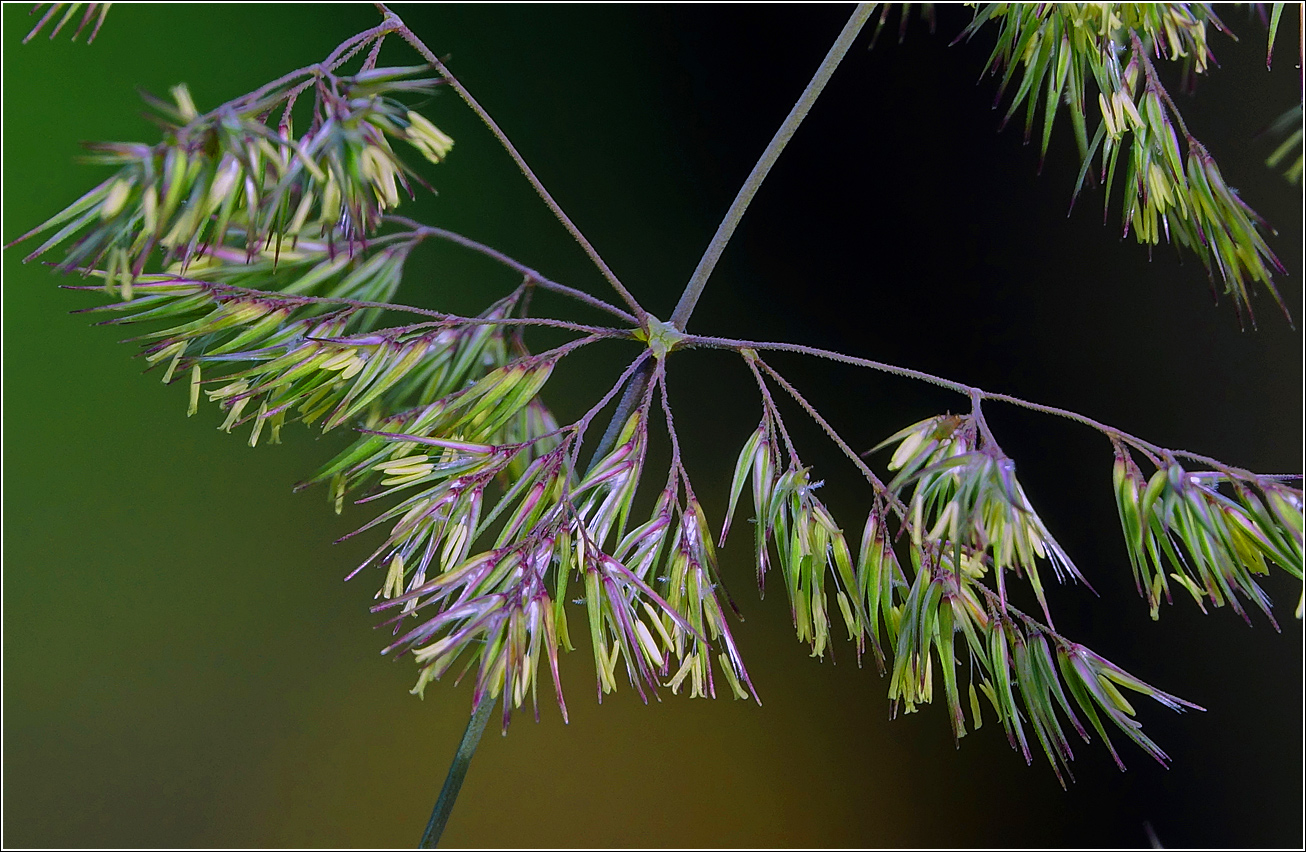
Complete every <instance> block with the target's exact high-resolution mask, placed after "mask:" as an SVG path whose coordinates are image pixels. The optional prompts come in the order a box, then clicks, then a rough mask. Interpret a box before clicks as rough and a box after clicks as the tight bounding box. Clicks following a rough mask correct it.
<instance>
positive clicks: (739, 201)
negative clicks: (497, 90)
mask: <svg viewBox="0 0 1306 852" xmlns="http://www.w3.org/2000/svg"><path fill="white" fill-rule="evenodd" d="M381 8H383V9H384V6H382V7H381ZM874 8H875V7H874V4H871V3H862V4H860V5H859V6H858V7H857V8H856V9H855V10H854V11H853V14H852V17H851V18H849V19H848V23H847V24H845V25H844V28H843V30H842V31H841V32H840V33H839V37H838V38H836V39H835V42H834V46H833V47H831V48H830V51H829V53H827V54H826V55H825V59H824V60H823V61H822V62H821V65H820V67H819V68H817V69H816V73H815V74H814V75H813V76H812V80H811V82H809V83H808V84H807V88H806V89H804V90H803V93H802V95H800V96H799V98H798V102H797V103H796V104H794V107H793V109H791V110H790V111H789V115H787V116H785V120H784V123H783V124H781V125H780V129H779V130H777V131H776V133H775V136H774V137H772V139H771V144H769V145H767V146H766V150H765V151H763V152H762V156H761V158H760V159H759V160H758V161H757V165H755V166H753V171H752V172H751V173H750V174H749V175H748V179H747V180H746V181H744V185H743V187H742V188H740V190H739V194H738V195H736V196H735V200H734V203H732V204H731V205H730V209H729V210H728V211H727V212H726V215H725V218H724V219H723V220H722V222H721V225H720V226H719V227H718V228H717V230H716V234H715V235H713V237H712V242H711V243H709V244H708V247H707V251H705V252H704V253H703V257H702V259H700V260H699V262H698V267H697V268H695V270H694V274H693V275H692V276H691V277H690V279H689V282H688V283H687V284H686V285H685V289H684V292H682V293H681V294H680V301H679V302H677V303H676V308H675V311H674V312H673V313H672V315H671V324H672V325H673V326H675V327H676V328H678V329H681V330H683V329H684V328H685V325H686V323H688V322H689V317H690V315H691V314H693V313H694V307H695V306H696V305H697V304H698V298H699V296H701V295H702V294H703V288H704V287H705V286H707V279H708V277H709V276H710V275H711V274H712V270H713V269H714V268H715V267H716V264H717V261H718V260H719V259H720V258H721V253H722V252H723V251H725V247H726V243H728V242H730V237H731V236H732V235H733V234H734V232H735V228H737V227H738V226H739V221H740V220H741V219H742V218H743V217H744V212H745V211H746V210H747V209H748V205H749V204H750V203H751V202H752V200H753V196H754V195H756V194H757V190H758V188H759V187H760V186H761V185H762V181H763V180H765V179H766V176H767V173H769V172H770V171H771V167H772V166H773V165H775V161H776V160H777V159H779V157H780V152H781V151H783V150H784V148H785V145H787V144H788V143H789V140H790V138H791V137H792V136H793V135H794V132H795V131H797V130H798V126H799V125H800V124H802V123H803V119H804V118H806V117H807V112H808V110H810V109H811V108H812V104H813V103H815V102H816V98H817V96H819V95H820V94H821V90H822V89H824V88H825V84H826V82H828V81H829V79H830V76H831V75H832V74H834V69H835V68H837V67H838V65H839V62H840V60H842V59H843V57H844V55H845V54H846V53H847V52H848V48H849V47H851V46H852V43H853V39H855V38H856V37H857V34H858V33H859V32H860V31H861V29H862V26H863V25H865V23H866V21H867V20H868V19H869V18H870V16H871V12H872V11H873V10H874ZM386 14H388V15H391V16H393V15H394V13H393V12H389V10H386ZM396 20H397V18H396ZM397 30H398V32H399V34H400V35H402V36H403V37H404V38H405V39H406V40H408V41H409V42H410V43H411V44H413V46H414V47H416V48H417V49H418V51H419V52H421V53H422V55H423V56H424V57H425V58H426V60H427V61H428V62H430V63H432V64H433V65H435V66H436V68H438V69H439V70H440V72H441V73H442V74H444V75H445V78H446V79H447V80H448V81H449V82H450V84H451V85H453V86H454V87H455V88H456V89H457V90H458V93H459V94H460V95H462V96H463V98H464V99H465V100H467V102H468V103H469V104H470V105H471V106H472V108H473V109H475V110H476V111H477V113H478V114H480V115H481V118H482V120H483V121H485V123H486V124H487V125H489V127H490V129H491V130H492V131H493V132H494V133H495V135H496V136H497V137H499V141H500V142H501V143H502V144H503V146H504V147H505V148H506V149H507V150H508V152H509V154H510V155H512V157H513V159H514V160H515V161H516V162H517V165H518V166H519V167H520V168H521V169H522V172H523V173H524V174H525V175H526V177H527V178H528V179H529V180H530V181H531V184H532V185H533V186H535V188H536V191H537V192H538V193H539V194H540V197H541V198H543V199H544V201H545V203H546V204H548V206H549V208H550V209H551V210H553V212H554V215H555V216H557V217H558V218H559V219H560V220H561V221H562V222H563V224H564V225H565V226H567V229H568V230H569V231H571V232H572V236H573V237H576V239H577V240H578V241H579V242H580V243H581V245H582V247H584V248H585V249H586V251H587V253H589V254H590V257H591V260H593V261H594V263H595V264H596V265H597V266H598V267H599V269H600V271H602V272H603V273H604V276H605V277H607V278H608V279H609V281H610V282H611V283H612V284H613V286H614V289H616V290H617V292H618V293H619V294H621V296H622V297H623V299H624V300H625V301H626V303H627V304H628V305H630V306H631V308H632V309H633V310H634V312H635V314H636V316H641V317H642V315H643V311H642V310H641V309H640V308H639V304H638V302H636V301H635V300H634V297H633V296H630V295H629V293H627V292H626V290H625V288H624V287H622V286H621V284H620V282H618V281H616V276H615V275H612V273H611V272H610V271H609V270H608V268H607V265H606V264H604V263H603V261H602V260H601V259H600V258H599V257H598V255H597V252H593V250H592V249H591V248H590V247H589V244H588V243H587V242H586V241H585V239H584V238H583V237H581V236H579V231H577V230H575V226H574V225H572V224H571V220H570V219H568V218H567V217H566V215H565V214H564V213H563V212H562V210H561V208H559V207H558V206H557V204H556V203H555V202H553V199H552V197H551V196H549V194H548V193H547V192H546V191H545V190H544V187H543V185H541V184H540V183H539V181H538V179H536V178H535V176H534V174H533V173H532V172H531V171H530V170H529V169H528V168H527V167H526V164H525V161H524V160H522V159H521V155H520V154H518V153H517V151H516V149H515V148H513V147H512V143H510V142H509V141H508V139H507V137H506V136H504V135H503V132H502V131H500V130H499V128H498V125H496V124H494V122H493V120H492V119H490V118H489V116H488V115H487V114H485V113H484V110H482V109H480V105H479V104H477V103H475V101H473V100H471V95H470V94H468V93H467V92H466V91H465V90H464V89H463V88H462V86H461V85H460V84H459V83H458V81H457V80H456V79H454V77H453V75H452V74H449V72H448V70H447V69H445V68H444V65H443V63H441V62H440V60H439V59H437V58H436V57H435V56H434V54H432V53H431V52H430V50H429V49H427V48H426V45H424V44H422V43H421V41H420V40H419V39H417V37H416V36H414V35H413V34H412V33H411V32H410V31H409V30H408V28H407V27H404V26H403V25H402V23H401V24H399V26H398V27H397ZM652 374H653V362H652V360H649V361H646V362H645V363H644V364H641V365H640V367H639V368H638V369H637V370H636V371H635V373H634V374H633V375H632V376H631V378H630V383H629V384H628V385H626V391H625V393H623V394H622V397H621V401H620V402H619V403H618V404H617V409H616V411H614V412H613V415H612V419H611V421H609V423H608V427H607V429H606V430H605V431H604V434H603V437H602V438H601V439H600V440H599V445H598V447H597V448H596V449H595V451H594V456H593V459H592V460H591V462H590V464H591V465H593V463H594V461H597V460H598V459H601V458H603V456H604V455H605V454H606V453H607V452H608V450H609V449H610V448H611V446H612V444H613V443H614V442H615V441H616V437H617V434H618V433H619V432H620V430H621V426H622V424H624V423H625V421H626V418H627V417H629V414H630V410H631V408H632V407H633V406H634V404H635V401H636V400H639V399H641V398H642V397H643V395H644V391H645V389H646V388H647V386H648V381H649V377H650V376H651V375H652ZM494 703H495V699H494V698H492V697H491V696H490V694H489V693H488V692H487V693H486V694H485V695H484V696H482V698H481V701H480V703H479V704H477V705H476V710H475V711H474V712H473V713H472V718H471V719H470V720H469V721H468V722H467V729H466V730H465V731H464V732H463V738H462V741H461V742H460V743H459V744H458V751H457V753H456V754H454V758H453V763H452V764H451V765H450V766H449V774H448V776H447V777H446V778H445V781H444V786H443V787H442V788H441V789H440V797H439V798H438V799H437V800H436V802H435V808H434V809H433V810H432V811H431V819H430V821H429V822H427V824H426V831H425V832H424V833H423V834H422V842H421V846H420V848H422V849H434V848H435V847H436V845H437V844H438V843H439V842H440V835H441V833H442V832H443V831H444V826H445V823H446V822H448V820H449V814H450V813H451V812H452V811H453V806H454V802H455V801H456V799H457V798H458V791H459V790H460V789H461V788H462V784H463V779H464V778H465V777H466V776H467V769H468V767H469V766H470V764H471V761H472V756H473V755H474V754H476V746H477V745H478V744H479V743H480V740H481V734H483V733H484V732H485V724H486V722H487V721H488V720H489V717H490V711H491V710H492V709H493V708H494Z"/></svg>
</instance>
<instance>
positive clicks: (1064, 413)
mask: <svg viewBox="0 0 1306 852" xmlns="http://www.w3.org/2000/svg"><path fill="white" fill-rule="evenodd" d="M681 345H682V346H683V347H687V348H694V347H703V348H709V349H731V350H734V351H736V352H743V351H744V350H746V349H756V350H762V351H772V352H795V353H798V354H800V355H811V356H813V357H816V358H826V359H828V360H830V361H838V362H839V363H841V364H851V365H852V366H854V367H866V368H868V369H871V370H878V371H880V372H882V373H889V374H891V375H895V376H903V377H905V378H908V379H916V380H918V381H922V382H928V383H929V384H932V385H936V386H938V387H941V388H946V389H947V390H951V391H956V392H957V393H959V394H962V395H964V396H966V397H967V398H968V399H971V400H974V399H975V398H976V397H977V396H978V398H979V399H981V400H984V399H991V400H993V401H994V402H1005V403H1007V404H1009V405H1015V406H1017V407H1019V408H1027V409H1029V410H1030V411H1037V412H1040V413H1042V414H1051V415H1054V416H1056V417H1064V418H1066V419H1067V420H1073V421H1075V422H1076V423H1080V424H1082V425H1084V426H1087V427H1089V428H1090V429H1094V430H1096V431H1098V432H1101V433H1102V434H1103V435H1106V436H1107V437H1108V438H1113V439H1116V440H1119V441H1123V442H1124V443H1126V444H1129V445H1131V446H1133V447H1136V448H1137V449H1139V450H1142V451H1144V452H1148V453H1152V454H1155V455H1158V456H1160V455H1164V454H1166V453H1169V454H1170V455H1172V456H1175V457H1177V458H1185V459H1188V460H1190V461H1195V462H1199V463H1201V464H1204V465H1208V466H1210V467H1212V468H1215V469H1216V470H1219V471H1221V472H1222V473H1226V474H1229V475H1230V476H1233V477H1235V478H1237V479H1246V480H1259V479H1266V478H1269V479H1275V478H1280V476H1279V475H1278V474H1274V475H1268V476H1267V475H1262V474H1256V473H1252V472H1251V471H1249V470H1245V469H1243V468H1240V467H1232V466H1230V465H1228V464H1225V463H1224V462H1222V461H1220V460H1219V459H1215V458H1212V457H1210V456H1205V455H1202V454H1201V453H1192V452H1188V451H1187V450H1173V449H1168V448H1166V447H1162V446H1160V445H1158V444H1153V443H1152V442H1151V441H1147V440H1144V439H1143V438H1140V437H1138V436H1137V435H1131V434H1130V433H1128V432H1126V431H1124V430H1123V429H1117V428H1116V427H1114V426H1108V425H1107V424H1105V423H1102V422H1101V421H1098V420H1094V419H1093V418H1092V417H1086V416H1085V415H1083V414H1079V413H1078V412H1074V411H1070V410H1068V409H1065V408H1058V407H1056V406H1055V405H1043V404H1042V403H1038V402H1030V401H1029V400H1025V399H1021V398H1020V397H1018V396H1011V395H1010V394H1005V393H994V392H992V391H986V390H984V389H983V388H978V387H973V386H971V385H968V384H964V383H962V382H954V381H952V380H951V379H945V378H943V377H942V376H936V375H934V374H933V373H925V372H922V371H920V370H912V369H908V368H907V367H899V366H896V365H894V364H886V363H884V362H882V361H872V360H871V359H869V358H858V357H856V356H854V355H845V354H843V353H842V352H835V351H833V350H830V349H820V348H818V347H815V346H803V345H802V344H799V343H769V342H760V341H752V340H732V339H730V338H725V337H704V336H700V335H692V334H691V335H686V336H685V338H684V340H683V341H681Z"/></svg>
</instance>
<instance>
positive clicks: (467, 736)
mask: <svg viewBox="0 0 1306 852" xmlns="http://www.w3.org/2000/svg"><path fill="white" fill-rule="evenodd" d="M493 710H494V696H493V695H492V694H490V692H489V691H488V690H487V691H486V693H485V694H484V695H482V696H481V702H480V703H479V704H477V705H476V710H475V711H474V712H473V713H472V718H470V719H468V720H467V730H465V731H463V738H462V742H460V743H458V751H457V752H455V753H454V756H453V763H451V764H450V765H449V774H448V775H446V776H445V779H444V786H443V787H441V788H440V797H439V798H438V799H436V800H435V807H434V808H432V809H431V818H430V819H429V820H427V822H426V830H425V831H423V832H422V840H421V842H420V843H418V844H417V848H419V849H434V848H435V847H436V846H437V845H438V844H439V842H440V835H441V834H444V826H445V823H447V822H448V821H449V814H451V813H453V804H454V802H455V801H457V800H458V791H459V790H461V789H462V787H463V779H464V778H466V777H467V770H468V768H469V767H470V766H471V765H472V756H473V755H475V754H476V746H477V745H479V744H480V742H481V734H483V733H485V725H486V723H487V722H489V721H490V712H491V711H493Z"/></svg>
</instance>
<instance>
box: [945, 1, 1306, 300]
mask: <svg viewBox="0 0 1306 852" xmlns="http://www.w3.org/2000/svg"><path fill="white" fill-rule="evenodd" d="M990 22H991V23H994V24H995V25H996V28H997V30H998V41H997V45H996V46H995V47H994V50H993V54H992V55H991V56H990V58H989V67H990V70H992V71H993V72H994V73H997V72H998V71H1002V75H1003V76H1002V84H1001V86H1000V87H999V90H998V99H999V100H1001V98H1002V96H1003V94H1004V93H1005V92H1006V91H1007V90H1008V88H1009V86H1010V84H1011V83H1012V82H1013V81H1014V79H1015V77H1016V72H1017V70H1020V71H1021V72H1022V73H1021V76H1020V82H1019V85H1018V86H1017V87H1016V91H1015V94H1014V96H1013V97H1012V101H1011V106H1010V107H1009V108H1008V110H1007V113H1006V116H1005V118H1004V123H1005V121H1006V120H1007V119H1010V118H1011V117H1012V115H1013V114H1014V113H1015V112H1016V110H1017V109H1019V108H1020V107H1021V106H1022V105H1024V107H1025V120H1026V131H1025V138H1026V141H1028V140H1029V136H1030V134H1031V133H1032V132H1033V130H1034V122H1035V115H1036V113H1037V111H1038V110H1039V109H1040V107H1041V108H1042V111H1043V119H1042V128H1041V139H1040V151H1041V153H1042V154H1043V155H1045V154H1046V153H1047V147H1048V140H1049V139H1050V138H1051V134H1052V125H1053V123H1054V119H1055V118H1056V114H1057V112H1058V111H1059V108H1060V107H1061V106H1062V104H1063V103H1064V104H1065V105H1067V106H1068V110H1067V111H1068V112H1069V115H1070V120H1071V126H1072V128H1073V130H1074V135H1075V142H1076V144H1077V145H1078V147H1079V152H1080V156H1081V157H1082V158H1083V162H1084V165H1083V168H1082V169H1081V170H1080V175H1079V180H1078V182H1077V183H1076V187H1075V196H1076V197H1078V195H1079V192H1080V191H1081V190H1082V188H1083V186H1084V183H1085V180H1086V178H1087V177H1088V175H1089V171H1090V167H1091V166H1092V165H1093V164H1094V162H1096V165H1097V171H1098V173H1099V176H1100V179H1101V180H1102V182H1103V185H1104V187H1105V192H1104V193H1103V216H1104V217H1105V216H1106V215H1107V214H1108V212H1109V210H1110V206H1111V199H1112V191H1113V188H1114V187H1116V186H1120V193H1121V196H1122V197H1123V199H1124V200H1123V207H1122V213H1121V221H1122V225H1123V232H1124V233H1125V234H1128V233H1129V232H1130V230H1132V231H1133V233H1134V237H1135V238H1136V239H1137V240H1138V242H1140V243H1143V244H1146V245H1148V246H1152V245H1156V244H1157V243H1158V242H1159V241H1160V239H1161V237H1162V236H1163V235H1164V236H1165V238H1166V240H1167V241H1170V240H1173V241H1174V242H1176V243H1177V244H1178V245H1180V246H1182V247H1184V248H1186V249H1188V250H1189V251H1192V252H1193V253H1194V254H1196V255H1197V257H1198V258H1199V259H1200V260H1201V262H1202V264H1203V265H1204V266H1205V267H1206V270H1207V273H1208V275H1210V276H1211V278H1212V281H1213V282H1214V278H1215V274H1216V273H1217V272H1218V273H1219V278H1220V281H1221V283H1222V285H1223V289H1224V291H1225V292H1226V293H1228V294H1230V296H1232V298H1233V302H1234V306H1235V308H1237V310H1238V312H1239V315H1240V316H1241V315H1242V314H1243V313H1244V312H1246V314H1247V316H1248V317H1249V318H1250V319H1251V320H1252V322H1253V324H1254V323H1255V316H1254V314H1253V312H1252V306H1251V302H1250V294H1249V292H1248V290H1249V287H1250V285H1252V284H1255V283H1259V284H1261V285H1263V286H1264V287H1265V289H1266V290H1267V291H1268V292H1269V293H1270V295H1271V296H1272V297H1273V298H1274V300H1275V301H1276V302H1277V303H1278V305H1279V307H1280V308H1281V309H1282V310H1283V311H1284V314H1285V315H1287V313H1288V311H1287V306H1286V305H1285V304H1284V303H1283V300H1282V299H1281V298H1280V297H1279V293H1278V291H1277V290H1276V289H1275V287H1274V283H1273V280H1272V277H1273V274H1274V273H1275V272H1280V273H1282V272H1283V271H1284V270H1283V266H1282V264H1280V263H1279V260H1278V258H1276V257H1275V255H1274V252H1273V251H1271V250H1270V248H1269V246H1268V245H1267V244H1266V242H1265V238H1264V236H1263V233H1262V232H1263V231H1264V230H1266V225H1265V222H1264V220H1262V219H1261V217H1260V216H1258V215H1257V214H1256V212H1255V211H1254V210H1252V208H1251V207H1249V206H1248V205H1247V204H1246V203H1245V202H1244V201H1243V200H1242V199H1241V198H1240V197H1239V195H1238V192H1237V190H1235V189H1233V188H1232V187H1230V186H1229V185H1228V183H1227V182H1226V181H1225V179H1224V176H1223V174H1222V173H1221V171H1220V168H1219V167H1218V166H1217V165H1216V163H1215V160H1214V158H1212V157H1211V155H1210V153H1209V152H1208V151H1207V149H1206V148H1205V146H1203V145H1202V144H1201V143H1200V142H1199V141H1198V140H1197V139H1196V138H1195V137H1194V136H1193V135H1192V134H1191V133H1190V132H1189V131H1188V128H1187V126H1186V125H1185V124H1184V120H1183V117H1182V116H1181V115H1180V114H1179V110H1178V108H1177V107H1176V105H1175V103H1174V101H1173V100H1172V99H1171V97H1170V95H1169V93H1168V92H1167V91H1166V90H1165V88H1164V87H1163V86H1162V85H1161V82H1160V79H1159V77H1158V75H1157V72H1156V68H1155V67H1154V65H1153V61H1152V57H1153V56H1156V57H1161V56H1164V57H1166V58H1168V59H1171V60H1174V61H1177V62H1179V63H1180V64H1181V66H1182V69H1183V74H1184V77H1185V80H1190V79H1191V77H1192V75H1194V74H1201V73H1203V72H1205V71H1206V69H1207V67H1208V64H1209V63H1210V62H1211V61H1212V59H1213V54H1212V53H1211V49H1210V47H1209V45H1208V44H1207V27H1208V26H1212V27H1215V28H1216V29H1219V30H1224V25H1223V24H1222V23H1221V22H1220V20H1219V19H1218V18H1217V17H1216V16H1215V13H1214V12H1213V11H1212V10H1211V8H1210V6H1209V4H1205V3H1041V4H1019V3H1014V4H1008V3H990V4H986V5H985V6H983V7H982V8H981V9H979V11H978V12H977V14H976V16H975V19H974V20H973V21H972V22H971V24H970V25H969V26H967V27H966V29H965V30H964V31H963V33H962V35H961V36H959V38H970V37H972V36H973V35H974V34H975V33H976V32H978V31H980V30H981V29H983V28H985V25H986V24H989V23H990ZM1090 87H1093V88H1096V90H1097V97H1096V99H1094V98H1093V95H1092V93H1091V89H1090ZM1094 102H1096V105H1097V107H1098V109H1097V110H1094V112H1096V113H1097V114H1098V116H1099V119H1098V121H1097V122H1096V125H1097V126H1096V127H1095V128H1094V129H1092V130H1091V131H1090V129H1089V128H1090V115H1089V111H1090V109H1091V107H1090V106H1089V105H1091V104H1093V103H1094ZM1117 175H1119V179H1118V180H1117Z"/></svg>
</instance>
